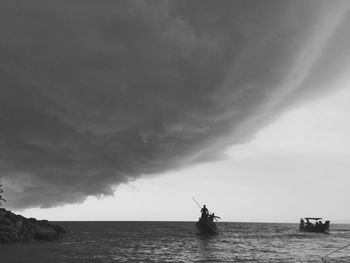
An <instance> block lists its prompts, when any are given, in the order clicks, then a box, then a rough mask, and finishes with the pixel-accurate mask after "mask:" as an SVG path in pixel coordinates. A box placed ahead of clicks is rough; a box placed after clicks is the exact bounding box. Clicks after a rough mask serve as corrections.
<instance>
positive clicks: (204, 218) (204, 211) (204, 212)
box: [201, 205, 208, 220]
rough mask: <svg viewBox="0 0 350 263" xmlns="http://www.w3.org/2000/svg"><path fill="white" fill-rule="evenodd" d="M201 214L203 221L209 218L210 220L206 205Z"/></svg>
mask: <svg viewBox="0 0 350 263" xmlns="http://www.w3.org/2000/svg"><path fill="white" fill-rule="evenodd" d="M201 213H202V215H201V220H207V218H208V208H207V207H206V206H205V205H203V208H202V209H201Z"/></svg>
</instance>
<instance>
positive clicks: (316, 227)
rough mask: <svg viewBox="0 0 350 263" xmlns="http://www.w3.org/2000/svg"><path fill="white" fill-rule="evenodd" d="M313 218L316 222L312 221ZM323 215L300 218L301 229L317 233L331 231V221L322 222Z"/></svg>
mask: <svg viewBox="0 0 350 263" xmlns="http://www.w3.org/2000/svg"><path fill="white" fill-rule="evenodd" d="M310 220H313V221H314V223H312V222H310ZM321 220H322V218H321V217H305V218H300V224H299V231H303V232H316V233H329V223H330V221H328V220H327V221H326V222H325V223H322V221H321Z"/></svg>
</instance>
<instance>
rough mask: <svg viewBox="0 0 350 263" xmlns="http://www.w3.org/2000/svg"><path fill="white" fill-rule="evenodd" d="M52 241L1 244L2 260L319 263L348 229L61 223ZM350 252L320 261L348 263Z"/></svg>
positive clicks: (348, 235)
mask: <svg viewBox="0 0 350 263" xmlns="http://www.w3.org/2000/svg"><path fill="white" fill-rule="evenodd" d="M60 224H61V225H63V226H64V227H67V228H69V229H71V230H72V231H73V233H71V234H67V235H65V236H63V237H62V238H61V239H60V240H59V241H56V242H37V243H26V244H12V245H0V255H1V262H4V263H5V262H6V263H14V262H16V263H21V262H25V263H31V262H48V263H58V262H59V263H61V262H67V263H69V262H75V263H76V262H84V263H85V262H96V263H99V262H101V263H108V262H322V260H321V256H324V255H327V254H328V253H330V252H332V251H334V250H336V249H337V248H340V247H342V246H344V245H346V244H348V243H350V225H333V226H331V227H332V229H331V234H328V235H327V234H320V233H305V232H298V225H297V224H270V223H269V224H267V223H266V224H265V223H227V224H225V223H221V224H220V223H219V224H218V227H219V230H220V233H219V234H218V235H212V236H208V235H200V234H197V233H196V230H195V226H194V224H195V223H194V222H64V223H60ZM349 255H350V248H347V249H344V250H342V251H339V252H337V253H335V254H333V255H331V256H330V257H329V258H326V260H324V262H350V260H349V259H350V258H349Z"/></svg>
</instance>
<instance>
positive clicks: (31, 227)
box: [0, 208, 69, 243]
mask: <svg viewBox="0 0 350 263" xmlns="http://www.w3.org/2000/svg"><path fill="white" fill-rule="evenodd" d="M67 232H69V231H68V230H67V229H65V228H63V227H61V226H59V225H56V224H51V223H49V222H48V221H47V220H36V219H35V218H25V217H23V216H21V215H16V214H14V213H12V212H11V211H8V210H6V209H4V208H0V243H13V242H21V241H22V242H26V241H34V240H47V241H51V240H56V239H57V238H58V237H59V236H60V234H63V233H67Z"/></svg>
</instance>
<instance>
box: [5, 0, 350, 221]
mask: <svg viewBox="0 0 350 263" xmlns="http://www.w3.org/2000/svg"><path fill="white" fill-rule="evenodd" d="M349 27H350V2H349V1H347V0H338V1H327V0H309V1H279V0H269V1H254V0H253V1H250V0H237V1H230V0H227V1H225V0H222V1H210V0H200V1H199V0H198V1H197V0H192V1H186V0H177V1H173V0H169V1H166V0H164V1H147V0H146V1H142V0H138V1H103V0H102V1H99V2H98V3H97V2H95V1H82V0H78V1H54V0H48V1H45V2H43V1H40V0H33V1H30V2H29V1H25V0H16V1H12V0H11V1H10V0H5V1H2V2H1V8H0V57H1V60H0V183H1V184H3V185H4V191H5V192H4V197H5V198H6V199H7V200H8V202H7V203H6V207H7V208H9V209H11V210H14V211H16V212H20V213H23V214H24V215H25V216H28V217H38V218H47V219H49V220H185V221H188V220H196V218H197V217H198V216H199V208H198V207H197V206H196V204H195V203H194V202H193V201H192V196H193V197H195V198H196V199H197V200H198V201H199V202H200V203H201V204H203V203H205V204H206V205H207V206H208V207H209V209H210V210H213V211H214V212H215V213H216V214H218V215H220V216H221V217H222V219H223V220H224V221H265V222H271V221H274V222H277V221H278V222H296V221H298V219H299V217H302V216H321V217H327V218H329V219H330V220H336V219H344V218H350V213H349V212H348V211H347V210H346V209H342V207H346V206H347V204H348V203H349V201H350V194H349V191H348V186H349V185H350V184H349V183H350V179H349V176H348V174H347V173H348V171H349V170H350V169H349V168H350V164H349V161H348V160H349V156H350V150H349V149H350V147H349V146H350V139H349V136H348V134H349V131H350V124H349V120H350V106H349V103H348V101H350V88H349V85H350V78H349V75H350V74H349V73H350V72H349V71H350V49H349V46H350V35H349V33H348V31H349Z"/></svg>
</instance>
